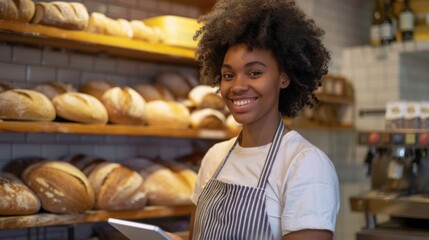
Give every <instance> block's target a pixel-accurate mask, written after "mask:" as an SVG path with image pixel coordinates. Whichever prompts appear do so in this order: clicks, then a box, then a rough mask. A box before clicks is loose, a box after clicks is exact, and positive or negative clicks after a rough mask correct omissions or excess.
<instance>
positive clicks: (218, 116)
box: [191, 108, 226, 129]
mask: <svg viewBox="0 0 429 240" xmlns="http://www.w3.org/2000/svg"><path fill="white" fill-rule="evenodd" d="M225 121H226V119H225V115H223V113H221V112H220V111H218V110H215V109H211V108H203V109H198V110H194V111H193V112H192V113H191V124H192V127H194V128H208V129H222V128H224V127H225Z"/></svg>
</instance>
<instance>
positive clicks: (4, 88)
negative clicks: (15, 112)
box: [0, 83, 13, 93]
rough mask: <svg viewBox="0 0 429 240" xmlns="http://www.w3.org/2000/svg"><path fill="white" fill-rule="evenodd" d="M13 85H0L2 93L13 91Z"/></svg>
mask: <svg viewBox="0 0 429 240" xmlns="http://www.w3.org/2000/svg"><path fill="white" fill-rule="evenodd" d="M12 88H13V87H12V85H10V84H7V83H0V93H2V92H5V91H7V90H10V89H12Z"/></svg>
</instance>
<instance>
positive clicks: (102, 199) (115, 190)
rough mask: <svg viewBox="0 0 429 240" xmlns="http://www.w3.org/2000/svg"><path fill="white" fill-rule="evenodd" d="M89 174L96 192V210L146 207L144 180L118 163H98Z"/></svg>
mask: <svg viewBox="0 0 429 240" xmlns="http://www.w3.org/2000/svg"><path fill="white" fill-rule="evenodd" d="M87 174H88V179H89V181H90V182H91V184H92V186H93V188H94V192H95V206H94V208H95V209H100V210H130V209H141V208H143V207H144V206H145V205H146V202H147V198H146V192H145V189H144V179H143V177H142V176H140V175H139V174H138V173H137V172H136V171H133V170H131V169H129V168H127V167H124V166H122V165H120V164H118V163H111V162H103V163H98V164H97V165H96V166H95V167H94V168H93V169H92V170H91V171H90V172H88V173H87Z"/></svg>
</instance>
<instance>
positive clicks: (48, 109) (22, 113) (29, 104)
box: [0, 89, 56, 121]
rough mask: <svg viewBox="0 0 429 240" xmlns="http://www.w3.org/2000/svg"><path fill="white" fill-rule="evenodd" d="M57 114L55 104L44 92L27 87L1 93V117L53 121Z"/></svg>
mask: <svg viewBox="0 0 429 240" xmlns="http://www.w3.org/2000/svg"><path fill="white" fill-rule="evenodd" d="M55 115H56V114H55V109H54V106H53V105H52V103H51V101H50V100H49V99H48V98H47V97H46V96H45V95H43V94H42V93H39V92H37V91H34V90H25V89H11V90H8V91H6V92H2V93H0V119H10V120H30V121H52V120H54V119H55Z"/></svg>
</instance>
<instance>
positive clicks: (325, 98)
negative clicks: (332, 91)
mask: <svg viewBox="0 0 429 240" xmlns="http://www.w3.org/2000/svg"><path fill="white" fill-rule="evenodd" d="M316 96H317V98H318V99H319V100H320V101H321V102H324V103H335V104H351V103H353V102H354V101H353V99H351V98H347V97H342V96H335V95H327V94H316Z"/></svg>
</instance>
